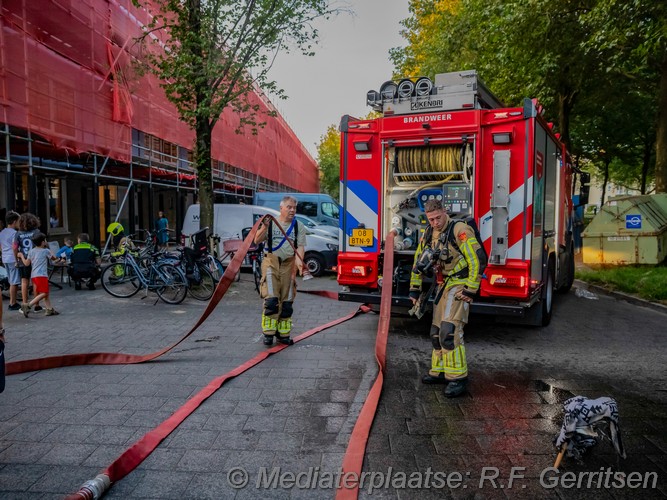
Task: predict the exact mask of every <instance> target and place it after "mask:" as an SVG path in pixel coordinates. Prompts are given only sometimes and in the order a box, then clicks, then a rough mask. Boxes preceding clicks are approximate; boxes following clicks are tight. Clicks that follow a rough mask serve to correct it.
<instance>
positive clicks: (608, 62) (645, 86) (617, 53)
mask: <svg viewBox="0 0 667 500" xmlns="http://www.w3.org/2000/svg"><path fill="white" fill-rule="evenodd" d="M585 21H586V22H587V23H588V24H589V25H590V26H591V29H592V32H591V37H590V39H589V41H588V43H587V44H586V47H587V48H588V50H589V52H590V53H591V54H593V55H594V56H599V55H603V57H601V58H600V57H598V61H599V63H600V65H601V66H602V67H603V68H604V70H605V72H606V74H607V78H608V80H609V81H610V82H612V84H613V82H614V81H615V80H616V79H618V78H623V79H630V80H631V81H632V82H633V83H634V87H635V89H638V90H640V91H644V92H647V93H648V94H652V95H653V99H654V108H655V109H657V116H656V117H655V121H652V124H653V125H654V126H655V138H656V139H655V190H656V192H657V193H665V192H667V4H666V3H665V2H655V1H652V0H632V1H628V0H598V1H597V2H596V5H595V8H594V9H592V10H591V11H590V12H589V13H587V14H586V16H585ZM650 118H651V119H653V117H650Z"/></svg>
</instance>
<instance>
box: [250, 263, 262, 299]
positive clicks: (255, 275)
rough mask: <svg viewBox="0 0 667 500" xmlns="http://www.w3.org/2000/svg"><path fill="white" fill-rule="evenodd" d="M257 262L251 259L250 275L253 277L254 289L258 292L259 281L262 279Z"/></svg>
mask: <svg viewBox="0 0 667 500" xmlns="http://www.w3.org/2000/svg"><path fill="white" fill-rule="evenodd" d="M260 268H261V266H260V264H259V262H257V261H256V260H253V261H252V275H253V278H255V290H256V291H257V293H259V283H260V282H261V281H262V270H261V269H260Z"/></svg>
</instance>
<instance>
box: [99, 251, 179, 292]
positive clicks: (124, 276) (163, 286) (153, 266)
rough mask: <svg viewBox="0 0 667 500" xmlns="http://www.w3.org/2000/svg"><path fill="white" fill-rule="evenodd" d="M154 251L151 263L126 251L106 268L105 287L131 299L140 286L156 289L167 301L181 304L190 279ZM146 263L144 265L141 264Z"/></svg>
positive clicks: (107, 290)
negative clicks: (138, 258)
mask: <svg viewBox="0 0 667 500" xmlns="http://www.w3.org/2000/svg"><path fill="white" fill-rule="evenodd" d="M158 256H159V254H153V255H152V256H151V257H150V262H149V261H148V259H146V260H145V261H144V262H142V261H138V260H137V257H135V256H134V255H133V252H125V254H124V255H123V256H122V257H121V259H120V260H118V261H116V262H113V263H112V264H111V265H109V266H107V267H105V268H104V270H103V271H102V276H101V278H100V280H101V281H102V288H104V290H105V291H106V292H107V293H108V294H109V295H112V296H114V297H119V298H128V297H132V296H133V295H135V294H137V293H138V292H139V290H140V289H142V288H143V289H145V290H146V295H148V291H149V290H151V291H154V292H156V293H157V295H158V297H159V298H160V299H162V300H163V301H164V302H166V303H167V304H180V303H181V302H183V300H184V299H185V296H186V295H187V292H188V288H187V279H186V277H185V275H184V274H183V272H182V271H181V270H180V269H178V268H177V267H176V266H174V265H173V264H170V263H168V262H165V261H161V260H158V259H157V257H158ZM142 263H143V265H142Z"/></svg>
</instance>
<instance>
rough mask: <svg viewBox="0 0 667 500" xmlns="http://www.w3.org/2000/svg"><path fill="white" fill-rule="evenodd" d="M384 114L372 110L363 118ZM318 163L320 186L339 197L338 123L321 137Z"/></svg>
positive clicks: (370, 118)
mask: <svg viewBox="0 0 667 500" xmlns="http://www.w3.org/2000/svg"><path fill="white" fill-rule="evenodd" d="M380 116H382V114H381V113H378V112H377V111H371V112H369V113H368V114H367V115H366V116H364V117H363V118H362V119H363V120H372V119H374V118H378V117H380ZM317 163H318V165H319V168H320V186H321V189H322V191H324V192H325V193H327V194H329V195H331V197H332V198H333V199H335V200H337V199H338V195H339V192H340V131H339V130H338V127H337V126H336V125H329V127H328V128H327V131H326V132H325V133H324V134H323V135H322V136H321V137H320V143H319V144H318V145H317Z"/></svg>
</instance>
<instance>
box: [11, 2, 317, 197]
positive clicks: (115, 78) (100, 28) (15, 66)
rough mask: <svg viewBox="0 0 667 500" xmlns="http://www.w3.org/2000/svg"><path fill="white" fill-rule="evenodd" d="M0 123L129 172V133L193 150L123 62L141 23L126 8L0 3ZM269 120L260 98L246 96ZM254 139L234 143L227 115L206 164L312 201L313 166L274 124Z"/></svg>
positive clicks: (190, 136) (162, 101)
mask: <svg viewBox="0 0 667 500" xmlns="http://www.w3.org/2000/svg"><path fill="white" fill-rule="evenodd" d="M0 9H1V10H0V64H1V67H0V104H1V105H2V112H1V114H0V120H2V121H3V122H4V123H7V124H9V125H11V126H14V127H18V128H22V129H25V130H29V131H31V132H33V133H36V134H39V135H40V136H42V137H44V138H46V139H47V140H48V141H49V142H51V143H52V144H53V145H54V146H55V147H56V148H59V149H62V150H67V151H70V152H72V153H86V152H94V153H97V154H100V155H103V156H107V155H108V156H109V157H110V158H112V159H115V160H119V161H123V162H129V161H130V159H131V154H132V129H133V128H134V129H137V130H139V131H142V132H144V133H146V134H151V135H153V136H156V137H159V138H160V139H163V140H165V141H168V142H170V143H173V144H177V145H179V146H182V147H184V148H187V149H192V147H193V143H194V133H193V132H192V131H191V130H190V129H189V127H188V126H187V125H186V124H184V123H182V122H181V121H179V118H178V113H177V111H176V109H175V107H174V106H173V105H172V104H171V103H170V102H169V101H168V100H167V98H166V97H165V95H164V92H163V91H162V89H161V88H160V85H159V81H158V80H157V79H156V78H155V77H154V76H152V75H149V74H144V75H139V74H138V73H137V72H136V71H135V70H134V68H133V66H132V64H131V58H130V56H129V53H130V52H131V51H132V50H137V49H136V46H135V38H136V37H137V36H138V35H139V34H140V33H141V26H142V25H143V24H144V23H147V22H148V13H147V12H146V11H144V10H140V9H137V8H135V7H134V6H133V5H132V2H131V0H40V1H34V0H2V2H0ZM250 99H251V101H252V102H253V103H256V104H259V106H260V109H261V111H262V112H268V111H273V108H272V106H271V105H270V103H268V102H267V101H265V100H264V99H265V98H264V97H263V96H262V95H261V94H253V95H251V96H250ZM262 121H266V122H267V123H266V126H265V127H264V128H263V129H261V130H260V131H259V134H258V135H257V136H253V135H252V133H251V131H250V130H247V131H245V132H244V133H242V134H237V133H236V129H237V127H238V124H239V117H238V116H236V115H235V114H234V112H233V111H232V110H231V109H227V110H225V112H224V113H223V116H222V117H221V119H220V122H219V123H218V125H217V126H216V128H215V129H214V137H213V144H212V147H213V151H212V155H213V158H214V159H216V160H219V161H221V162H224V163H226V164H228V165H231V166H234V167H238V168H240V169H242V170H245V171H248V172H252V173H254V174H259V175H261V176H262V177H264V178H266V179H269V180H272V181H275V182H277V183H280V184H284V185H286V186H288V187H290V188H292V189H295V190H299V191H305V192H312V191H317V190H318V186H319V180H318V170H317V165H316V163H315V161H314V160H313V158H312V157H311V156H310V155H309V154H308V152H307V151H306V149H305V148H304V147H303V145H302V144H301V142H300V141H299V140H298V138H297V137H296V135H295V134H294V132H293V131H292V130H291V129H290V128H289V126H288V125H287V124H286V123H285V121H284V120H283V119H282V117H280V116H278V117H275V118H272V117H269V116H266V118H265V120H262Z"/></svg>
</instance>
